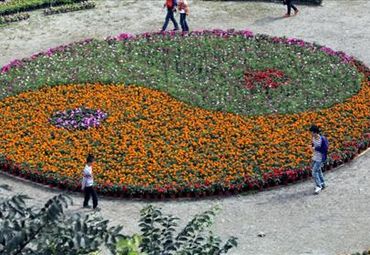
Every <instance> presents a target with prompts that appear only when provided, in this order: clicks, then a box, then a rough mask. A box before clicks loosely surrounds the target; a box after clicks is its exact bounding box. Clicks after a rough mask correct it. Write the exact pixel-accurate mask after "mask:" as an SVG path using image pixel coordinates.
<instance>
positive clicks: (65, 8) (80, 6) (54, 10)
mask: <svg viewBox="0 0 370 255" xmlns="http://www.w3.org/2000/svg"><path fill="white" fill-rule="evenodd" d="M92 8H95V2H93V1H86V2H81V3H75V4H67V5H61V6H57V7H51V8H47V9H45V10H44V15H52V14H58V13H66V12H74V11H80V10H87V9H92Z"/></svg>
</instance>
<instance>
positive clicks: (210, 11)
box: [0, 0, 370, 255]
mask: <svg viewBox="0 0 370 255" xmlns="http://www.w3.org/2000/svg"><path fill="white" fill-rule="evenodd" d="M191 2H192V9H191V15H192V16H190V18H189V22H190V26H191V28H192V29H196V28H236V29H242V28H250V29H251V30H252V31H254V32H260V33H268V34H271V35H285V36H288V37H298V38H302V39H305V40H307V41H315V42H318V43H320V44H325V45H328V46H330V47H332V48H334V49H337V50H343V51H345V52H347V53H350V54H352V55H354V56H356V57H357V58H359V59H361V60H363V61H364V62H365V63H366V64H367V65H370V50H369V45H370V26H369V24H370V15H369V14H368V10H369V9H370V1H367V0H350V1H344V0H335V1H334V0H332V1H330V0H324V6H322V7H309V6H301V7H300V9H301V12H300V14H299V16H297V17H294V18H289V19H281V18H279V16H281V15H282V14H284V12H285V10H284V7H283V6H282V5H278V4H268V3H242V2H226V3H219V2H214V3H212V2H202V1H199V0H198V1H196V0H194V1H191ZM161 4H162V1H161V0H160V1H155V0H152V1H145V2H144V1H141V0H115V1H113V0H104V1H103V0H100V1H98V8H97V9H96V10H88V11H84V12H76V13H69V14H61V15H53V16H48V17H43V16H42V15H41V12H40V11H36V12H33V13H32V15H31V19H30V20H28V21H23V22H21V23H18V24H12V25H9V26H6V27H0V65H3V64H6V63H8V62H9V61H10V60H12V59H13V58H21V57H26V56H29V55H31V54H32V53H34V52H38V51H41V50H46V49H47V48H49V47H54V46H57V45H60V44H64V43H68V42H72V41H75V40H80V39H84V38H86V37H99V38H103V37H106V36H108V35H114V34H118V33H120V32H124V31H125V32H133V33H138V32H144V31H150V30H158V29H159V28H160V27H161V24H162V21H163V16H164V15H165V13H164V12H163V11H161V8H160V6H161ZM369 172H370V151H368V152H367V153H365V154H364V155H363V156H361V157H359V158H357V159H355V160H354V161H353V162H352V163H350V164H347V165H345V166H344V167H341V168H340V169H338V170H336V171H334V172H330V173H328V174H327V175H326V177H327V179H328V184H329V187H328V189H327V190H325V191H324V192H322V193H321V194H320V195H319V196H313V195H312V189H313V185H312V183H310V182H304V183H299V184H296V185H292V186H288V187H283V188H280V189H276V190H271V191H265V192H261V193H258V194H255V195H248V196H235V197H229V198H222V199H204V200H200V201H189V200H180V201H171V202H157V203H155V204H156V205H157V206H160V207H162V208H163V210H164V211H165V212H167V213H171V214H174V215H177V216H181V217H182V220H183V222H185V221H187V220H188V219H190V218H191V216H192V215H194V214H196V213H198V212H201V211H203V210H205V209H206V208H209V207H211V206H213V205H216V204H219V205H221V206H222V208H223V211H222V212H221V213H220V215H219V216H218V219H217V223H216V224H215V226H214V231H215V232H216V233H219V234H220V235H221V236H222V237H227V236H230V235H234V236H237V237H239V246H238V248H237V249H234V250H233V252H231V253H230V254H237V255H239V254H240V255H244V254H315V255H316V254H317V255H318V254H328V255H331V254H342V253H346V252H353V251H361V250H364V249H366V248H369V247H370V213H369V212H370V203H369V202H370V189H369V187H370V177H369ZM4 183H7V184H9V185H11V186H12V187H13V191H11V192H6V194H9V195H11V194H14V193H20V192H22V193H26V194H29V195H31V196H32V197H34V199H33V200H31V201H30V203H31V204H34V205H40V204H42V203H44V202H45V201H46V199H48V198H50V197H51V196H53V195H54V194H55V193H56V192H55V191H52V190H49V189H45V188H40V187H39V186H37V185H34V184H30V183H26V182H21V181H18V180H16V179H14V178H8V177H6V176H3V175H0V184H4ZM4 192H5V191H4ZM73 197H74V198H75V202H76V205H75V206H73V207H72V208H71V210H75V211H81V209H80V204H81V202H82V199H81V197H80V196H79V195H78V194H75V195H73ZM146 204H147V203H146V202H140V201H127V200H122V201H121V200H111V199H101V200H100V206H101V207H102V208H103V210H102V212H101V213H102V215H103V216H104V217H106V218H109V219H111V220H112V222H113V223H114V224H122V225H123V226H124V231H125V232H126V233H128V234H129V233H133V232H136V231H138V227H137V220H138V218H139V210H140V209H141V208H142V207H144V206H145V205H146ZM260 232H264V233H265V234H266V236H265V237H263V238H261V237H258V236H257V235H258V233H260Z"/></svg>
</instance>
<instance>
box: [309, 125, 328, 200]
mask: <svg viewBox="0 0 370 255" xmlns="http://www.w3.org/2000/svg"><path fill="white" fill-rule="evenodd" d="M310 131H311V133H312V145H311V146H312V151H313V155H312V177H313V179H314V181H315V194H319V192H320V191H321V190H323V189H325V187H326V184H325V180H324V176H323V174H322V167H323V165H324V163H325V161H326V158H327V154H328V148H329V143H328V140H327V138H326V137H325V136H323V135H321V131H320V128H319V127H318V126H316V125H312V126H311V127H310Z"/></svg>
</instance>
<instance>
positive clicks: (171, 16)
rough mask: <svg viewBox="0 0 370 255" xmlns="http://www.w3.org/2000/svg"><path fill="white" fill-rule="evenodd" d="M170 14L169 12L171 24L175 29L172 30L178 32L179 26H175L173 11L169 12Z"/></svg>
mask: <svg viewBox="0 0 370 255" xmlns="http://www.w3.org/2000/svg"><path fill="white" fill-rule="evenodd" d="M170 12H171V14H170V19H171V21H172V23H173V26H174V27H175V28H174V30H179V25H178V24H177V21H176V19H175V17H174V15H173V11H172V10H170Z"/></svg>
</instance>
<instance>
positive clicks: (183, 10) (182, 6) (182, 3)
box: [178, 0, 189, 32]
mask: <svg viewBox="0 0 370 255" xmlns="http://www.w3.org/2000/svg"><path fill="white" fill-rule="evenodd" d="M178 9H179V13H180V25H181V29H182V32H189V26H188V22H187V21H186V16H188V15H189V4H188V2H187V1H186V0H179V3H178Z"/></svg>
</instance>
